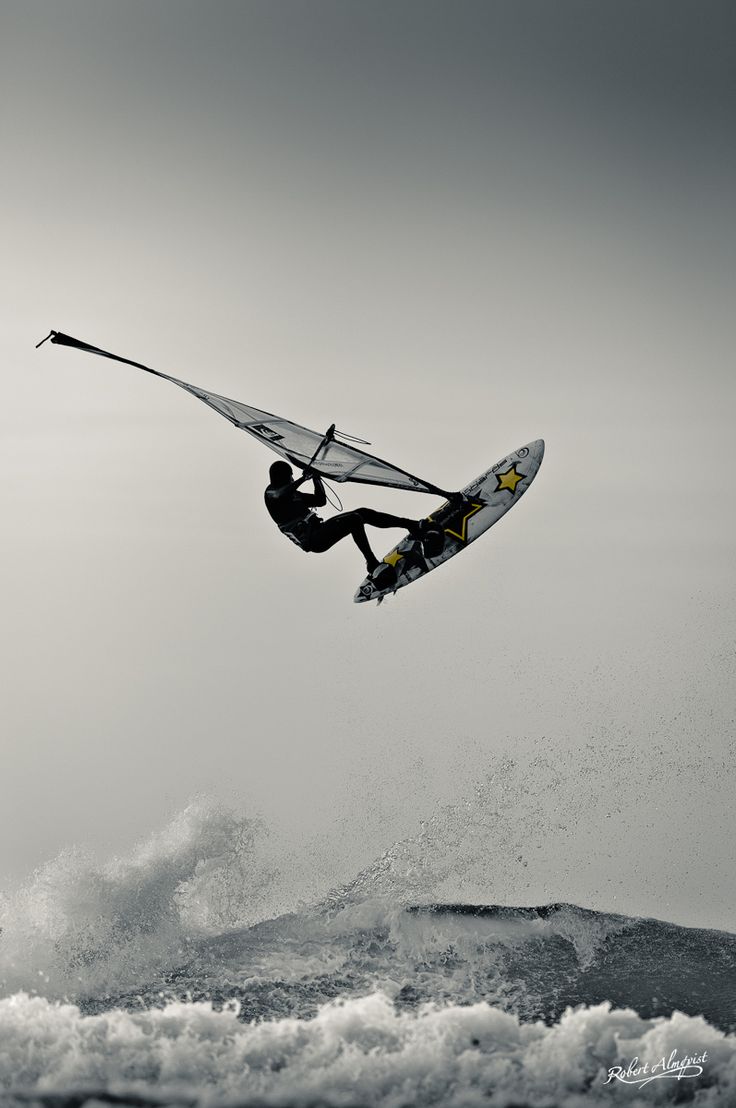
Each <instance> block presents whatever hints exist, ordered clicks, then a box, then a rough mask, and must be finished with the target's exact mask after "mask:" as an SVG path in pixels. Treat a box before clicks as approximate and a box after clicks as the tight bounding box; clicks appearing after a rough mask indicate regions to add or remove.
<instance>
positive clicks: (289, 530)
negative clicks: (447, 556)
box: [264, 475, 418, 569]
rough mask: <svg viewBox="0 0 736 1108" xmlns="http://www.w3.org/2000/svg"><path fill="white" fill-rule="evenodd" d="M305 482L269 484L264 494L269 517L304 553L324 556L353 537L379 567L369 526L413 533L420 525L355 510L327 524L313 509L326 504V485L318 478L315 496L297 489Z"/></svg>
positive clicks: (367, 556)
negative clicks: (393, 528) (367, 526)
mask: <svg viewBox="0 0 736 1108" xmlns="http://www.w3.org/2000/svg"><path fill="white" fill-rule="evenodd" d="M305 480H307V478H306V477H300V478H299V479H298V480H296V481H290V482H289V483H288V484H287V485H276V486H274V485H269V486H268V487H267V489H266V492H265V494H264V495H265V500H266V507H267V508H268V512H269V515H270V516H271V518H272V519H273V520H274V522H275V523H276V525H277V526H278V528H279V530H280V531H282V532H283V534H285V535H287V536H288V537H289V538H290V539H291V540H292V542H295V543H296V544H297V546H300V547H301V548H302V550H307V551H310V552H312V553H314V554H322V553H323V552H324V551H325V550H329V549H330V547H332V546H334V545H335V543H337V542H340V540H341V539H344V538H346V537H347V536H348V535H352V537H353V539H354V541H355V543H356V545H357V547H358V548H359V550H360V551H361V553H362V554H363V556H364V557H365V559H366V563H367V564H368V566H369V568H370V569H373V568H375V566H376V565H378V559H377V558H376V556H375V554H374V553H373V551H372V550H371V548H370V544H369V542H368V537H367V535H366V533H365V525H366V523H368V524H370V525H371V526H373V527H402V528H406V529H407V530H410V531H414V530H415V529H416V528H417V526H418V525H417V523H416V521H415V520H413V519H406V518H405V517H404V516H392V515H388V514H387V513H386V512H376V511H374V510H373V508H356V509H355V510H354V511H352V512H342V513H341V514H340V515H337V516H333V517H332V519H328V520H326V521H325V520H323V519H321V518H320V517H319V516H318V515H316V514H315V513H314V512H313V510H312V509H313V508H321V507H322V506H323V505H324V504H326V503H327V497H326V495H325V490H324V485H323V484H322V481H321V480H320V478H319V477H318V476H316V475H315V476H314V477H313V481H314V489H315V491H314V493H305V492H299V488H298V486H299V485H301V484H302V482H303V481H305Z"/></svg>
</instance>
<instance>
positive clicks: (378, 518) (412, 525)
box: [351, 508, 421, 535]
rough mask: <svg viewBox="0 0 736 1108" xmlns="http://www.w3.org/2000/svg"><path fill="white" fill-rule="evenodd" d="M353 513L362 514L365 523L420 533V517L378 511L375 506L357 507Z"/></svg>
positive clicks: (414, 533)
mask: <svg viewBox="0 0 736 1108" xmlns="http://www.w3.org/2000/svg"><path fill="white" fill-rule="evenodd" d="M351 514H354V515H356V516H360V518H361V519H362V520H363V523H368V524H370V526H371V527H401V528H402V529H403V530H405V531H408V532H409V534H410V535H416V534H418V533H419V531H420V528H421V521H420V520H418V519H407V518H406V517H405V516H391V515H389V514H388V512H377V511H376V510H375V509H374V508H356V509H355V512H354V513H351Z"/></svg>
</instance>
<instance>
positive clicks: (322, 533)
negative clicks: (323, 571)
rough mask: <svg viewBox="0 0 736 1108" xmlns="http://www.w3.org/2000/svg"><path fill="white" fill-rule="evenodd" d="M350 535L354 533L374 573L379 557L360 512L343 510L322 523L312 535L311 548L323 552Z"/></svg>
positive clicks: (370, 571) (369, 570)
mask: <svg viewBox="0 0 736 1108" xmlns="http://www.w3.org/2000/svg"><path fill="white" fill-rule="evenodd" d="M389 526H394V525H393V524H391V525H389ZM348 535H352V537H353V541H354V542H355V545H356V546H357V547H358V550H360V552H361V554H362V555H363V557H364V558H365V563H366V566H367V567H368V572H369V573H372V572H373V570H374V569H375V568H376V566H377V565H378V558H377V557H376V555H375V554H374V553H373V551H372V550H371V546H370V543H369V542H368V536H367V535H366V533H365V526H364V525H363V520H362V519H361V517H360V515H359V513H358V512H342V513H341V515H339V516H333V517H332V519H327V520H325V521H324V523H320V525H319V527H318V528H315V529H314V531H313V532H312V534H311V535H310V538H309V549H310V550H312V551H314V553H315V554H323V553H324V552H325V550H329V549H330V548H331V547H333V546H334V545H335V543H338V542H340V540H341V539H344V538H347V536H348Z"/></svg>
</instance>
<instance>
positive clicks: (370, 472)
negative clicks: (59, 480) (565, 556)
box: [38, 331, 450, 496]
mask: <svg viewBox="0 0 736 1108" xmlns="http://www.w3.org/2000/svg"><path fill="white" fill-rule="evenodd" d="M48 338H50V339H51V342H52V343H57V344H60V345H62V346H72V347H75V348H76V349H77V350H85V351H87V353H89V354H99V355H100V356H101V357H103V358H111V359H112V360H113V361H116V362H123V363H124V364H125V365H132V366H135V367H136V368H137V369H142V370H145V372H146V373H152V374H153V375H154V376H156V377H161V378H163V380H164V381H171V383H172V384H174V385H178V386H179V388H182V389H185V390H186V391H187V392H189V393H191V394H192V396H196V397H197V399H198V400H201V401H202V402H203V403H204V404H207V405H208V407H210V408H214V410H215V411H216V412H219V414H220V415H222V416H224V417H225V419H228V420H229V421H230V422H231V423H232V424H234V425H235V427H239V428H240V429H241V430H242V431H247V432H248V434H249V435H252V436H253V438H255V439H258V441H259V442H262V443H263V444H264V445H265V446H268V447H269V448H270V449H271V450H274V451H275V452H276V453H277V454H280V455H281V457H282V458H285V459H286V460H287V461H289V462H291V463H292V464H294V465H296V466H299V467H301V468H307V467H309V468H310V469H311V470H313V471H314V472H315V473H319V474H321V475H322V476H323V477H329V478H330V479H331V480H333V481H337V482H343V481H356V482H359V483H362V484H367V485H388V486H390V487H391V488H396V489H408V490H410V491H412V492H429V493H437V494H439V495H440V496H448V495H450V494H448V493H446V492H445V491H444V490H443V489H440V488H438V487H437V486H436V485H432V484H430V483H429V482H428V481H424V480H422V479H421V478H420V477H415V476H414V475H413V474H411V473H407V471H406V470H404V469H400V468H399V467H398V466H395V465H393V464H392V463H390V462H385V461H383V460H382V459H381V458H376V457H374V455H372V454H367V453H366V452H365V451H364V450H359V449H358V448H357V447H356V446H352V445H350V444H349V443H346V442H340V441H339V440H338V439H336V438H334V434H333V432H334V428H330V431H329V432H328V433H327V434H324V433H320V432H318V431H311V430H310V429H309V428H308V427H302V425H301V424H299V423H293V422H292V421H291V420H289V419H284V418H283V417H282V416H277V415H274V414H273V413H272V412H265V411H263V410H262V409H261V408H253V407H251V405H250V404H243V403H242V401H240V400H230V399H229V398H228V397H226V396H220V395H219V394H218V393H216V392H209V391H208V390H207V389H201V388H198V387H197V385H190V384H188V383H187V382H186V381H180V380H179V379H178V378H177V377H170V376H169V375H168V374H166V373H161V372H159V371H158V370H156V369H151V368H150V367H149V366H145V365H142V364H141V362H134V361H131V360H130V359H129V358H121V357H119V356H118V355H117V354H111V353H109V351H107V350H101V349H100V348H99V347H98V346H91V345H90V344H89V343H86V342H82V341H81V340H80V339H75V338H72V337H71V335H65V334H64V333H63V332H61V331H52V332H51V334H50V335H49V336H48ZM43 341H44V342H45V341H46V340H45V339H44V340H43ZM38 345H39V346H40V345H41V343H39V344H38Z"/></svg>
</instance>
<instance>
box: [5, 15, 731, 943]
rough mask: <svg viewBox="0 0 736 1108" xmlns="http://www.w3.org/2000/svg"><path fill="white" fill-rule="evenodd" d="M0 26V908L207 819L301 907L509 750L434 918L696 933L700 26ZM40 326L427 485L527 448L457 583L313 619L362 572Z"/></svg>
mask: <svg viewBox="0 0 736 1108" xmlns="http://www.w3.org/2000/svg"><path fill="white" fill-rule="evenodd" d="M0 21H1V27H0V54H1V56H0V113H1V116H0V118H1V121H2V123H1V125H2V153H3V173H2V186H1V187H2V198H3V204H2V209H1V215H0V218H2V256H1V258H0V281H1V282H2V288H1V293H2V305H3V310H2V313H1V316H0V343H1V345H2V374H3V404H2V407H1V408H0V434H1V436H2V438H1V440H0V450H1V451H2V455H1V457H2V466H1V468H0V498H1V504H0V511H1V512H2V519H3V541H2V553H1V555H0V557H1V564H2V581H3V594H4V604H3V617H2V622H1V626H2V675H3V686H4V690H3V694H2V743H3V753H2V772H1V773H0V874H5V875H6V876H7V878H8V879H17V878H19V877H21V876H22V875H23V874H24V873H26V872H28V871H29V870H30V869H32V868H33V867H34V866H36V865H38V864H39V863H41V862H42V861H44V860H45V859H48V858H50V857H53V856H54V855H55V854H56V853H57V852H58V850H59V849H60V848H61V847H63V846H64V845H66V844H70V843H91V844H94V845H95V849H96V850H98V851H99V852H100V855H101V856H106V855H109V854H110V853H113V852H125V851H126V850H129V849H130V847H131V845H132V844H133V843H134V842H135V841H136V840H137V839H139V838H140V837H141V836H142V835H146V834H148V833H150V832H152V831H154V830H156V829H158V828H160V827H161V826H162V825H163V824H164V823H165V822H166V820H167V819H168V818H170V817H171V816H172V815H173V814H174V813H175V812H177V811H179V810H180V809H181V808H182V807H183V806H184V805H185V804H186V803H187V802H188V800H189V799H190V798H191V797H192V796H193V795H194V794H196V793H198V792H206V793H208V794H209V795H211V796H213V797H214V798H216V799H217V798H219V799H221V800H222V801H223V802H225V803H228V804H231V805H233V806H234V807H235V809H236V810H242V811H244V812H247V813H249V814H252V813H256V812H259V813H261V814H262V815H263V817H264V819H265V822H266V824H267V825H268V826H269V827H270V828H271V829H272V833H273V834H274V835H275V836H277V837H278V836H283V838H284V840H285V841H287V842H291V843H292V844H293V855H292V858H294V857H295V858H296V859H297V866H301V867H302V869H303V871H304V873H305V874H306V873H307V871H308V870H309V868H310V866H312V867H314V868H315V873H316V872H317V871H319V875H320V876H319V880H317V879H316V878H315V881H316V883H317V884H319V881H322V882H323V883H324V884H329V883H330V882H331V881H332V880H342V879H346V878H349V877H350V876H351V875H352V873H354V872H355V870H357V869H358V868H360V867H361V866H363V865H366V864H368V863H369V862H370V861H371V860H372V858H374V857H375V856H376V855H377V854H379V853H380V852H381V851H383V850H384V849H386V848H388V847H390V846H391V844H392V843H393V842H394V841H395V840H398V839H401V838H403V837H405V836H407V835H415V834H416V832H417V829H418V828H419V826H420V821H422V820H425V821H426V820H427V819H431V818H432V816H433V815H434V814H436V813H438V812H441V811H443V810H444V806H446V805H448V804H458V803H460V804H461V806H462V805H463V804H464V805H465V806H466V809H467V810H468V813H469V814H468V816H467V821H468V824H469V825H473V826H475V825H477V826H479V827H483V826H484V817H483V812H482V806H483V803H485V801H484V800H483V798H482V797H479V794H478V788H479V787H480V786H481V785H482V784H483V783H484V782H487V781H488V779H489V775H491V777H493V775H494V774H496V777H495V778H493V780H496V781H498V780H500V778H499V773H500V772H501V771H500V770H499V767H500V766H504V765H507V763H505V762H503V759H504V757H508V756H511V757H516V758H520V759H521V761H522V762H524V759H527V761H526V762H524V768H523V769H518V770H515V771H513V772H515V773H516V774H517V776H516V778H514V780H515V781H516V784H515V786H514V788H515V789H516V792H515V793H514V796H515V800H514V802H513V805H512V806H511V807H510V808H509V812H508V820H507V822H506V823H505V828H506V831H505V834H506V838H505V839H504V841H503V843H501V842H500V841H499V839H498V837H497V836H498V826H496V828H495V830H494V831H493V833H492V834H491V833H490V832H487V833H486V836H485V837H483V835H480V838H479V839H478V838H477V837H476V840H475V846H474V848H473V849H476V850H477V852H478V859H479V860H478V864H477V866H475V868H474V870H473V881H474V882H475V884H474V885H471V884H470V883H468V882H466V884H465V885H462V887H461V886H460V885H458V888H457V889H456V890H452V889H451V888H448V889H446V890H445V891H446V892H447V893H448V895H451V894H452V893H453V891H454V892H455V893H456V894H457V896H458V897H460V896H462V897H468V898H470V899H485V900H488V901H497V900H499V899H505V900H506V901H507V902H508V903H533V902H535V901H537V900H540V899H558V900H575V901H576V902H578V903H581V904H585V905H586V906H588V907H592V908H611V907H620V908H621V909H622V910H624V911H631V912H644V913H647V914H651V915H659V916H662V917H666V918H670V919H677V920H680V921H682V922H686V923H687V922H698V923H705V924H711V925H717V926H724V927H732V928H733V927H736V917H734V914H733V899H734V897H733V894H734V876H733V871H732V849H733V848H732V844H733V841H734V832H735V831H736V828H734V816H733V803H732V797H733V788H734V784H736V782H734V770H733V755H734V734H733V719H734V677H735V676H736V674H735V672H734V670H735V666H734V627H735V624H736V619H735V617H736V602H735V592H734V564H735V561H736V559H735V553H736V552H735V549H734V547H735V540H736V515H735V513H734V481H733V461H732V453H733V441H734V400H735V399H736V397H735V395H734V393H735V391H736V389H735V385H734V381H735V376H734V369H733V348H734V322H733V320H734V311H733V304H734V262H735V255H734V246H735V245H736V243H735V240H736V221H735V219H734V216H735V214H736V213H735V212H734V196H736V192H735V187H736V174H735V172H734V170H735V168H736V165H735V163H736V151H735V150H734V137H733V136H734V131H733V127H734V118H735V112H736V102H735V101H736V94H735V91H734V84H735V80H736V76H735V74H736V70H735V68H734V45H733V44H734V32H735V31H736V17H735V16H734V9H733V6H732V5H731V4H729V3H714V2H710V0H697V2H695V0H693V2H692V3H682V2H679V0H661V2H654V0H636V2H627V0H616V2H612V0H597V2H595V0H594V2H590V0H585V2H583V0H580V2H575V0H557V2H555V3H549V2H548V0H544V2H538V3H534V2H528V0H513V2H511V0H509V2H496V0H486V2H484V3H470V2H457V0H454V2H452V3H450V2H447V3H442V4H438V3H433V2H428V0H421V2H420V0H417V2H401V0H399V2H396V3H387V2H379V3H375V2H372V3H367V2H363V3H352V2H348V0H343V2H339V3H338V2H326V0H307V2H300V3H296V2H294V3H286V2H278V0H277V2H274V0H264V2H257V3H248V2H239V3H230V2H223V0H208V2H207V3H205V2H203V0H202V2H200V3H192V2H187V0H175V2H174V0H155V2H150V0H146V2H143V0H141V2H138V0H116V2H112V0H53V2H51V0H47V2H39V0H4V3H3V4H2V13H1V14H0ZM51 327H53V328H57V329H60V330H64V331H66V332H68V333H70V334H72V335H76V336H77V337H79V338H81V339H84V340H86V341H88V342H92V343H94V344H97V345H100V346H103V347H105V348H106V349H109V350H113V351H115V352H117V353H120V354H122V355H124V356H127V357H130V358H133V359H136V360H140V361H144V362H146V363H147V364H149V365H152V366H155V367H156V368H157V369H160V370H162V371H164V372H168V373H172V374H174V375H176V376H179V377H182V378H183V379H184V380H187V381H191V382H193V383H195V384H198V385H202V386H204V387H207V388H210V389H213V390H215V391H217V392H220V393H223V394H225V395H229V396H233V397H235V398H238V399H241V400H244V401H246V402H249V403H252V404H254V405H256V406H258V407H262V408H265V409H267V410H269V411H274V412H278V413H280V414H283V415H286V416H288V417H290V418H292V419H295V420H297V421H300V422H303V423H305V424H306V425H307V426H310V427H314V428H317V429H321V428H325V427H327V425H328V424H330V423H332V422H333V421H334V422H336V423H337V426H338V427H339V428H341V429H342V430H344V431H347V432H349V433H352V434H356V435H360V436H362V437H363V438H366V439H369V440H370V441H371V442H372V443H373V446H374V449H375V451H376V452H377V453H378V454H379V455H381V456H383V457H387V458H390V459H391V460H394V461H395V462H396V463H397V464H399V465H401V466H403V467H405V468H407V469H409V470H411V471H412V472H414V473H419V474H421V475H423V476H426V477H427V479H429V480H430V481H432V482H435V483H437V484H439V485H441V486H444V487H452V486H455V487H460V486H462V485H464V484H466V483H467V482H468V481H469V480H470V479H471V478H473V477H474V476H475V475H476V474H478V473H481V472H482V471H483V470H485V469H487V468H488V467H489V466H490V465H492V464H493V463H494V462H495V461H496V460H497V459H499V458H501V457H502V456H503V455H504V454H505V453H506V452H508V451H510V450H512V449H515V448H516V447H518V446H519V445H521V444H522V443H525V442H528V441H529V440H531V439H534V438H538V437H542V438H544V439H545V441H546V443H547V454H546V458H545V461H544V464H543V466H542V469H541V471H540V473H539V476H538V478H537V480H536V482H535V484H534V486H533V488H532V489H531V490H530V492H529V493H528V495H527V496H526V497H525V499H524V501H523V503H522V504H521V506H520V507H519V508H517V509H516V510H515V511H513V512H512V513H510V514H509V515H508V516H507V517H505V518H504V520H503V521H502V522H501V523H499V525H498V527H496V528H494V529H493V531H491V532H490V533H489V534H488V535H487V536H486V537H484V538H483V539H482V541H480V542H478V543H477V544H476V545H475V546H474V547H473V548H472V550H470V551H469V552H468V553H467V555H463V557H462V558H461V559H457V560H455V561H453V562H452V563H451V564H449V565H448V566H446V567H443V568H442V569H441V570H440V571H438V572H437V573H436V574H432V575H431V577H429V578H428V579H427V580H426V581H422V582H420V583H418V584H417V585H416V586H413V587H412V588H411V589H407V590H404V591H403V592H402V593H400V594H399V595H398V596H396V597H395V598H394V599H393V600H390V601H388V602H387V603H385V604H384V605H383V606H382V607H381V608H376V607H374V606H372V605H371V606H368V605H360V606H358V605H354V604H353V603H352V595H353V593H354V591H355V588H356V587H357V585H358V583H359V582H360V580H361V578H362V576H363V563H362V559H361V557H360V555H359V554H358V552H357V550H355V549H354V548H353V547H352V545H351V544H349V542H345V543H342V544H340V546H339V547H337V548H336V549H334V550H333V551H331V552H329V553H328V554H325V555H321V556H315V555H309V556H307V555H304V554H302V553H300V552H299V551H298V550H296V548H294V547H293V546H292V545H291V544H290V543H288V542H287V541H286V540H285V539H283V538H282V537H281V536H280V535H279V533H278V531H277V530H276V528H275V527H274V526H273V523H272V522H271V521H270V520H269V519H268V517H267V516H266V513H265V511H264V508H263V503H262V489H263V486H264V484H265V481H266V478H267V469H268V465H269V464H270V462H271V461H272V458H273V455H270V454H268V452H266V451H264V450H263V448H262V447H261V446H259V445H258V444H257V443H255V442H253V441H252V440H251V439H250V438H249V437H248V436H246V435H243V434H241V433H239V432H237V431H236V430H234V429H233V428H232V427H231V426H230V425H229V424H228V423H227V422H226V421H225V420H223V419H221V418H219V417H218V416H216V415H215V414H214V413H212V412H210V411H209V410H208V409H207V408H205V407H204V406H203V405H201V404H198V403H197V402H196V401H195V400H193V399H192V398H191V397H189V396H187V395H186V394H185V393H183V392H181V391H179V390H176V389H174V388H172V387H171V386H169V385H167V384H166V383H165V382H162V381H158V380H156V379H154V378H151V377H149V376H147V375H145V374H142V373H139V372H138V371H136V370H134V369H131V368H129V367H125V366H120V365H116V364H114V363H109V362H105V361H102V360H99V359H93V358H91V357H89V356H88V355H85V354H83V353H80V352H77V351H74V350H68V349H63V348H59V347H56V348H55V347H52V346H50V345H46V346H44V347H43V348H42V349H41V350H40V351H35V350H34V344H35V342H37V341H38V340H39V339H41V338H42V337H43V336H44V335H45V334H46V333H47V332H48V330H49V328H51ZM341 492H342V496H343V500H344V501H345V504H346V506H347V507H356V506H358V505H359V504H361V503H366V504H369V505H375V506H379V507H383V508H385V509H386V510H392V509H395V510H396V511H397V512H399V513H400V514H411V515H414V514H420V513H424V512H426V511H428V510H430V509H431V506H432V503H433V501H432V498H428V497H418V496H415V495H413V494H408V493H400V492H391V491H384V490H372V489H368V488H364V487H360V488H359V487H344V489H343V490H341ZM394 537H396V536H393V535H391V534H389V535H388V536H382V535H381V534H380V533H379V532H372V538H373V539H374V546H375V548H376V551H377V553H378V554H379V555H380V554H382V553H384V552H385V551H386V550H387V549H388V548H389V546H390V545H392V542H391V540H392V539H393V538H394ZM508 772H510V771H508V770H503V773H507V774H508ZM502 776H503V774H502ZM525 782H526V785H528V786H529V787H530V788H531V789H532V791H533V792H534V791H535V790H536V793H535V795H542V794H545V793H546V794H547V795H548V796H550V797H552V799H557V800H558V801H559V803H558V804H557V807H558V808H559V811H557V812H554V811H553V810H554V808H555V805H554V804H552V805H551V810H550V813H547V815H542V814H540V813H539V812H537V815H536V816H535V818H534V819H533V820H531V819H529V817H528V811H527V810H525V801H524V796H523V789H524V788H525V787H526V785H525V784H524V783H525ZM494 787H495V786H494ZM512 791H513V790H512ZM509 796H510V794H509V793H508V791H507V792H506V794H505V801H506V802H509V803H510V800H509ZM503 804H504V795H502V794H499V797H498V808H499V810H500V811H501V812H502V815H503ZM473 805H475V807H474V808H473ZM471 808H472V811H471V810H470V809H471ZM453 810H454V809H453ZM563 820H564V821H565V826H566V831H565V836H566V837H565V838H564V839H563V837H562V832H561V831H560V830H559V828H560V827H561V826H562V821H563ZM448 834H450V832H449V831H448ZM305 844H308V845H305ZM435 847H436V848H437V849H439V847H437V844H435V846H433V847H432V848H431V849H435ZM443 848H447V849H450V847H449V846H448V844H443ZM427 849H430V847H429V846H428V847H427ZM457 849H458V850H461V851H462V853H463V859H460V858H458V866H459V868H462V867H461V861H467V851H468V849H470V848H469V847H468V845H467V843H465V844H463V845H462V846H458V848H457ZM300 851H302V853H300ZM501 852H503V858H501V856H500V855H501ZM481 858H483V859H485V864H486V867H487V868H486V869H485V870H484V869H483V864H482V863H481V861H480V859H481ZM517 858H523V859H524V861H523V862H519V863H518V866H517V863H516V859H517ZM501 872H502V877H500V876H499V873H501ZM305 883H306V884H308V883H309V881H308V879H307V878H305Z"/></svg>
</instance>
